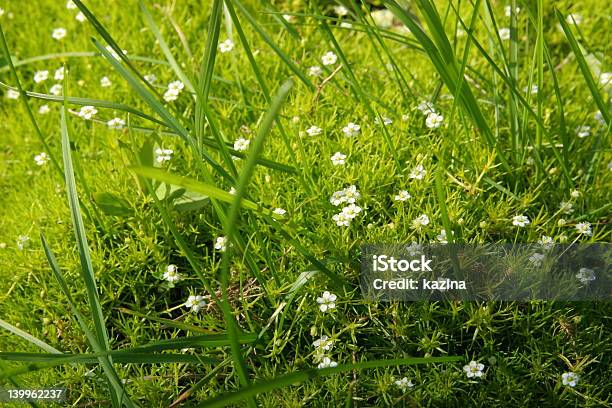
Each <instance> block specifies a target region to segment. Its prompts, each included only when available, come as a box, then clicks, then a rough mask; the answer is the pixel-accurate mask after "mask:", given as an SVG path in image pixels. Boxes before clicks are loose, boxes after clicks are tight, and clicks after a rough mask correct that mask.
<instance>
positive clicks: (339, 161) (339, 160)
mask: <svg viewBox="0 0 612 408" xmlns="http://www.w3.org/2000/svg"><path fill="white" fill-rule="evenodd" d="M345 160H346V154H342V153H340V152H336V153H334V155H333V156H332V157H331V161H332V164H333V165H334V166H341V165H343V164H344V161H345Z"/></svg>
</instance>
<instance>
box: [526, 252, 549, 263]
mask: <svg viewBox="0 0 612 408" xmlns="http://www.w3.org/2000/svg"><path fill="white" fill-rule="evenodd" d="M545 258H546V256H545V255H544V254H541V253H539V252H536V253H534V254H533V255H531V256H530V257H529V262H531V263H532V264H533V266H541V265H542V262H543V261H544V259H545Z"/></svg>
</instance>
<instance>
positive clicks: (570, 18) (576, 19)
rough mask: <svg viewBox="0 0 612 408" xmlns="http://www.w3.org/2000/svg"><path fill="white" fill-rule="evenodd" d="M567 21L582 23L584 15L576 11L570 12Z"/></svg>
mask: <svg viewBox="0 0 612 408" xmlns="http://www.w3.org/2000/svg"><path fill="white" fill-rule="evenodd" d="M566 21H567V22H568V23H569V24H574V23H576V25H578V24H580V23H582V16H581V15H580V14H576V13H574V14H568V15H567V17H566Z"/></svg>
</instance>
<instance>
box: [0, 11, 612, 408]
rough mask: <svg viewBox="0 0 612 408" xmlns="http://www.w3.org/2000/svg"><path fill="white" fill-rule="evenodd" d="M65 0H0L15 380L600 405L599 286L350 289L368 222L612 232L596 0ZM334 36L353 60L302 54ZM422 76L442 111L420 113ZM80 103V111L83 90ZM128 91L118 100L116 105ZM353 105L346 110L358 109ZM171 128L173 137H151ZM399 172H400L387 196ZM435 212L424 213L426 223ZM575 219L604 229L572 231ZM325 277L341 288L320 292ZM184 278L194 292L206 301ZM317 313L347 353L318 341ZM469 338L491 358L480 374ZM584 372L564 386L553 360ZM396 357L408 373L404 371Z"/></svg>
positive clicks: (0, 154) (161, 400) (507, 234)
mask: <svg viewBox="0 0 612 408" xmlns="http://www.w3.org/2000/svg"><path fill="white" fill-rule="evenodd" d="M43 3H44V4H43ZM75 3H77V4H78V7H79V8H80V9H81V10H82V12H83V13H84V16H85V17H86V21H84V22H79V21H77V20H76V19H75V16H76V14H77V13H78V12H79V9H75V10H67V9H66V7H65V2H64V1H49V0H45V1H41V2H17V1H13V0H9V1H7V2H4V3H3V4H2V5H0V7H2V8H3V9H4V10H5V12H4V14H3V15H2V16H0V25H1V28H2V31H1V32H2V36H1V37H0V48H2V51H3V52H2V56H3V57H1V58H2V59H0V89H1V92H2V94H3V95H2V98H1V100H0V111H1V112H2V121H0V142H1V143H0V193H1V194H0V197H1V198H0V208H2V209H3V212H2V217H0V243H2V246H1V248H0V293H2V295H0V330H1V332H2V336H0V363H1V364H0V386H8V385H12V386H15V385H16V384H19V386H20V387H22V388H25V387H31V388H40V387H45V386H46V387H53V386H65V387H67V388H68V402H69V405H70V406H82V405H88V404H89V405H97V406H98V405H101V406H121V405H125V406H160V407H161V406H169V405H171V404H173V403H174V405H175V406H178V405H181V404H183V405H184V406H200V405H201V406H211V407H212V406H227V405H229V406H244V405H247V406H270V407H276V406H287V407H294V406H295V407H297V406H305V405H306V406H331V405H344V406H391V405H394V406H475V407H476V406H484V405H490V406H592V407H595V406H609V405H611V404H612V402H611V401H610V397H609V394H610V391H611V386H610V383H609V378H610V374H611V372H610V353H609V346H608V345H609V344H610V340H611V336H610V330H609V326H610V325H609V316H610V312H611V311H612V310H611V308H610V306H609V303H580V302H575V303H560V302H543V301H534V302H529V303H514V302H485V303H481V302H430V303H425V302H417V303H400V304H398V303H373V302H366V301H364V300H363V299H362V297H361V293H360V291H359V288H358V282H359V267H360V265H359V256H360V253H359V247H360V245H362V244H367V243H381V242H410V241H413V240H415V241H419V242H423V243H428V242H435V241H437V238H436V237H437V236H438V235H439V234H440V233H441V231H442V230H444V231H446V235H447V237H452V238H450V239H449V241H451V240H454V241H456V242H469V243H485V242H517V243H520V242H536V241H538V240H539V239H540V238H541V237H542V236H550V237H552V238H553V239H554V240H555V242H573V241H577V242H609V241H610V236H611V235H610V228H609V221H610V198H611V197H610V186H611V174H612V173H611V172H610V169H609V167H608V166H609V163H610V162H611V160H612V154H611V153H610V148H609V146H610V113H609V107H610V95H611V94H612V83H611V84H608V85H605V84H602V83H601V80H600V76H601V73H605V72H610V71H612V70H611V69H610V61H609V57H608V55H609V48H608V43H609V42H610V30H609V7H608V6H607V3H606V2H605V1H598V0H591V1H585V0H583V1H572V2H570V1H569V0H568V1H566V0H561V1H556V2H554V4H553V2H547V1H542V0H539V1H537V2H525V1H521V0H512V1H510V0H509V1H508V3H507V4H504V3H502V2H492V1H489V0H479V1H475V2H467V1H465V0H453V1H452V2H442V1H432V0H417V1H414V2H411V5H410V6H409V7H407V8H406V7H405V4H404V3H405V2H399V1H398V2H397V3H396V2H395V1H391V0H388V1H387V0H385V1H382V2H378V3H380V4H384V6H385V7H387V8H388V10H390V11H391V12H392V13H393V14H394V26H393V27H380V26H377V25H376V24H375V23H374V21H375V17H376V14H374V15H373V14H372V13H371V12H372V11H374V10H375V9H374V8H372V6H371V4H369V3H363V4H361V3H355V4H353V3H352V2H346V6H347V11H348V16H346V17H339V16H338V15H337V14H336V13H334V9H333V6H334V5H337V4H339V3H334V2H331V1H330V2H328V1H317V2H287V1H280V2H278V1H275V2H271V1H267V0H266V1H252V0H240V1H238V0H234V1H231V2H229V1H227V2H225V1H222V0H210V1H206V2H203V3H202V2H196V1H191V0H185V1H180V2H172V1H165V0H164V1H158V2H150V1H144V0H143V1H141V2H122V3H121V4H119V2H101V1H98V0H91V1H87V2H86V3H85V4H83V3H82V2H80V1H75ZM340 3H342V2H340ZM380 4H379V5H378V6H376V9H380V8H381V7H383V6H382V5H380ZM506 5H508V6H511V7H512V8H516V7H520V9H521V10H520V12H518V13H513V14H512V15H511V16H506V15H505V14H504V6H506ZM375 13H378V11H377V12H375ZM571 13H574V14H580V15H581V16H582V21H581V22H580V24H578V25H576V24H574V23H573V22H571V21H572V20H571V19H570V20H569V21H568V17H567V16H568V15H569V14H571ZM286 17H287V18H286ZM376 18H377V17H376ZM342 22H343V23H347V22H348V23H351V24H352V25H351V26H350V27H347V26H346V25H341V23H342ZM57 27H64V28H66V29H67V36H66V37H65V38H63V39H62V40H61V41H57V40H54V39H52V38H51V32H52V31H53V29H54V28H57ZM406 27H407V28H408V29H409V30H410V33H409V32H408V30H407V29H406ZM501 28H510V38H509V39H508V40H506V39H504V38H503V37H502V35H500V29H501ZM227 39H232V40H233V42H234V48H233V50H232V51H230V52H227V53H224V52H220V48H219V44H220V43H221V42H223V41H225V40H227ZM107 46H110V48H107ZM124 49H125V50H127V54H123V52H122V50H124ZM111 50H112V51H111ZM328 51H333V52H334V53H335V54H336V55H337V57H338V60H337V62H336V63H335V64H332V65H330V66H323V68H322V71H323V72H322V74H321V75H320V76H318V77H316V76H311V75H309V68H310V67H311V66H313V65H322V64H321V61H320V59H321V57H322V55H323V54H325V53H326V52H328ZM8 54H10V55H12V56H13V58H12V59H11V61H10V63H9V60H8V59H7V58H6V55H8ZM113 54H117V55H118V57H119V59H117V58H115V57H114V56H113ZM62 66H65V67H66V68H67V74H66V75H65V79H64V80H57V81H56V80H54V79H53V76H54V72H55V70H56V69H58V68H60V67H62ZM43 69H45V70H49V76H50V78H49V79H48V80H46V81H44V82H42V83H34V82H33V75H34V73H35V72H36V71H39V70H43ZM149 74H155V75H156V77H157V80H156V81H154V82H153V83H148V82H147V81H146V80H145V79H144V78H145V76H146V75H149ZM103 76H107V77H108V78H109V79H110V80H111V83H112V85H111V86H110V87H101V85H100V79H101V78H102V77H103ZM178 79H180V80H182V81H183V83H184V84H185V87H184V89H183V90H182V92H181V94H180V95H179V97H178V99H177V100H175V101H172V102H166V101H165V100H164V93H165V92H166V85H167V84H168V83H170V82H172V81H175V80H178ZM55 83H62V84H63V87H64V94H65V95H51V94H50V87H51V85H53V84H55ZM532 85H537V87H538V92H537V93H535V94H531V93H530V92H528V90H529V89H530V88H531V86H532ZM9 89H13V90H16V91H18V92H20V93H21V94H22V97H21V98H20V100H14V99H9V98H6V97H4V96H5V95H6V94H7V93H8V91H9ZM26 94H27V96H28V97H27V99H26V98H24V96H25V95H26ZM424 101H427V102H431V103H433V104H434V106H435V108H436V111H438V112H439V113H441V114H442V115H443V116H444V121H443V124H442V126H441V127H439V128H437V129H430V128H428V127H427V126H426V124H425V116H424V115H423V114H421V112H419V110H418V108H417V106H418V105H419V104H420V103H421V102H424ZM26 102H27V103H26ZM44 104H47V105H49V107H50V112H49V113H48V114H40V113H39V108H40V106H42V105H44ZM87 105H91V106H95V107H96V108H97V109H98V113H97V114H96V115H95V116H94V117H93V118H92V120H83V119H82V118H80V117H78V115H77V114H76V113H77V112H78V110H79V109H80V108H81V107H82V106H87ZM597 111H600V112H601V117H602V120H601V121H598V120H597V119H596V118H595V116H594V115H595V113H596V112H597ZM114 117H120V118H122V119H123V120H124V121H125V122H126V126H125V127H124V128H123V129H109V128H108V126H107V125H106V122H107V121H108V120H110V119H112V118H114ZM384 118H390V119H391V120H392V123H391V124H389V125H388V126H383V125H381V124H377V122H378V123H380V122H382V121H383V120H384ZM348 122H354V123H358V124H359V125H360V126H361V133H360V134H359V135H358V136H356V137H352V138H347V137H345V136H344V135H343V133H342V128H343V127H344V126H345V125H346V124H347V123H348ZM313 125H316V126H318V127H320V128H321V129H322V133H321V134H320V135H317V136H309V135H308V134H307V132H306V130H307V129H308V128H310V127H311V126H313ZM580 126H590V127H591V130H590V135H589V136H588V137H585V138H579V137H577V135H576V131H575V129H576V128H578V127H580ZM240 137H243V138H246V139H249V140H250V144H249V148H248V150H247V151H246V152H242V151H237V150H236V149H235V148H234V141H235V140H237V139H238V138H240ZM157 148H164V149H172V150H173V151H174V154H173V155H172V158H171V159H170V160H169V161H167V162H164V163H161V164H160V163H159V162H156V161H155V159H154V156H155V154H154V151H155V149H157ZM43 151H44V152H46V153H47V154H48V155H49V156H50V161H49V162H48V163H47V164H46V165H44V166H37V165H36V164H35V162H34V156H35V155H37V154H39V153H40V152H43ZM335 152H342V153H344V154H345V155H346V156H347V157H346V163H345V164H344V165H342V166H334V165H332V161H331V159H330V157H331V156H332V155H333V154H334V153H335ZM417 165H423V166H424V168H425V169H426V174H425V177H424V178H423V179H422V180H414V179H411V178H410V173H411V171H412V170H413V169H414V167H415V166H417ZM349 185H356V186H357V187H358V190H359V192H360V193H361V198H360V199H359V200H358V202H357V204H358V205H359V206H360V207H361V208H362V209H363V211H362V212H361V213H360V214H359V215H358V216H357V218H355V219H354V220H353V221H352V222H351V224H350V226H349V227H339V226H337V225H335V222H334V221H333V220H332V216H333V215H334V214H335V213H337V212H338V211H339V208H337V207H334V206H332V205H331V204H330V202H329V198H330V196H331V195H332V193H334V192H335V191H337V190H341V189H344V188H346V187H348V186H349ZM231 188H234V189H235V191H236V193H235V194H230V193H229V191H230V189H231ZM399 190H407V191H408V192H409V193H410V194H411V196H412V197H411V198H410V199H409V200H408V201H405V202H398V201H394V200H393V197H394V196H395V195H396V194H397V193H398V191H399ZM573 190H577V191H578V192H579V194H578V195H577V196H572V195H571V192H572V191H573ZM561 202H571V203H572V205H573V212H572V213H570V214H565V213H563V212H562V211H560V209H559V206H560V204H561ZM275 208H283V209H285V210H286V214H285V215H282V216H281V215H278V214H275V213H274V212H273V210H274V209H275ZM421 214H427V215H428V217H429V219H430V223H429V224H428V225H427V226H426V227H425V228H423V229H421V230H416V229H414V228H413V226H412V221H413V220H414V219H415V218H416V217H418V216H420V215H421ZM519 214H524V215H527V216H528V217H529V219H530V220H531V223H530V224H528V225H527V226H526V227H525V228H518V227H515V226H513V225H512V217H514V216H515V215H519ZM583 221H586V222H589V223H591V226H592V232H593V233H592V236H584V235H580V234H578V233H577V231H576V229H575V225H576V224H577V223H578V222H583ZM22 235H25V236H28V237H29V238H30V241H29V242H28V245H26V246H25V248H23V249H19V248H18V245H17V243H18V237H19V236H22ZM39 236H40V237H42V240H39V239H38V237H39ZM221 236H225V237H226V238H227V240H228V241H227V243H226V247H227V250H226V251H225V252H222V251H219V250H218V249H215V244H216V242H217V241H216V240H217V238H218V237H221ZM170 264H172V265H176V266H177V270H178V272H179V273H180V274H181V275H182V278H183V279H182V280H181V281H179V282H176V283H174V284H169V283H168V282H166V281H165V280H164V279H163V274H164V272H165V271H166V268H167V266H168V265H170ZM326 290H329V291H331V292H333V293H335V294H336V295H337V301H336V308H335V309H331V311H330V312H327V313H322V312H321V311H320V310H319V305H318V304H317V301H316V299H317V297H319V296H321V293H322V292H323V291H326ZM190 295H202V296H204V299H205V300H206V305H205V306H203V308H202V310H200V311H199V312H190V311H189V309H188V308H187V307H185V305H184V303H185V301H186V300H187V298H188V296H190ZM322 335H327V336H329V337H330V338H331V339H333V340H334V346H333V349H332V350H331V351H330V352H329V353H328V354H329V356H330V357H331V358H332V359H333V360H334V361H336V362H338V366H337V367H333V368H324V369H317V368H316V367H317V362H316V360H315V355H314V348H313V345H312V343H313V342H314V341H315V340H317V339H318V338H319V337H321V336H322ZM470 360H477V361H479V362H481V363H483V364H485V366H486V368H485V375H484V376H483V377H482V378H480V379H477V380H473V379H468V378H467V377H466V376H465V373H464V372H463V370H462V367H463V365H464V364H466V363H467V362H469V361H470ZM569 371H573V372H576V373H578V374H579V375H580V376H581V378H580V381H579V383H578V385H577V386H576V387H575V388H572V387H567V386H564V385H562V382H561V375H562V374H563V373H564V372H569ZM402 377H408V378H409V379H410V380H411V381H412V382H413V383H414V387H413V388H411V389H409V390H407V391H405V392H403V391H402V390H400V389H399V388H398V387H397V386H396V385H395V384H394V381H395V380H397V379H400V378H402Z"/></svg>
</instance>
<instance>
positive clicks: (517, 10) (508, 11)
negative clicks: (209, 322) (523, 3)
mask: <svg viewBox="0 0 612 408" xmlns="http://www.w3.org/2000/svg"><path fill="white" fill-rule="evenodd" d="M520 12H521V8H520V7H517V8H515V9H514V13H515V14H518V13H520ZM504 14H505V15H506V17H510V16H511V15H512V6H506V7H504Z"/></svg>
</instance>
